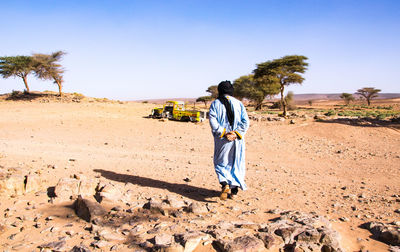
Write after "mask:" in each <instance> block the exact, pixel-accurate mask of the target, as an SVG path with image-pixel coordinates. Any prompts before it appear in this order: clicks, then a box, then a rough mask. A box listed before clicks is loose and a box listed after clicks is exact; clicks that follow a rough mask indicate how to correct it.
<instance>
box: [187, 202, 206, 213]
mask: <svg viewBox="0 0 400 252" xmlns="http://www.w3.org/2000/svg"><path fill="white" fill-rule="evenodd" d="M189 212H191V213H194V214H205V213H208V208H207V206H206V205H204V204H201V203H199V202H193V203H192V204H190V205H189Z"/></svg>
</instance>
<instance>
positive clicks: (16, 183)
mask: <svg viewBox="0 0 400 252" xmlns="http://www.w3.org/2000/svg"><path fill="white" fill-rule="evenodd" d="M24 192H25V176H22V175H5V174H1V176H0V194H4V195H7V196H18V195H22V194H24Z"/></svg>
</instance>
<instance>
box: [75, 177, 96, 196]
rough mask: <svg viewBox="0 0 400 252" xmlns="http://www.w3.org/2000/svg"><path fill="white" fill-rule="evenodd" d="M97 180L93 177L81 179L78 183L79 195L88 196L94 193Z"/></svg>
mask: <svg viewBox="0 0 400 252" xmlns="http://www.w3.org/2000/svg"><path fill="white" fill-rule="evenodd" d="M97 185H98V181H97V180H94V179H81V180H80V183H79V192H78V194H79V195H82V196H83V197H90V196H92V197H93V196H94V195H95V194H96V187H97Z"/></svg>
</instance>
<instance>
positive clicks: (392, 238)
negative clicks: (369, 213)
mask: <svg viewBox="0 0 400 252" xmlns="http://www.w3.org/2000/svg"><path fill="white" fill-rule="evenodd" d="M362 227H363V228H366V229H368V230H369V231H370V232H371V233H372V234H373V235H374V237H375V238H376V239H377V240H380V241H382V242H384V243H386V244H389V245H393V246H400V231H399V229H398V227H397V226H396V225H390V224H384V223H381V222H368V223H364V224H363V225H362Z"/></svg>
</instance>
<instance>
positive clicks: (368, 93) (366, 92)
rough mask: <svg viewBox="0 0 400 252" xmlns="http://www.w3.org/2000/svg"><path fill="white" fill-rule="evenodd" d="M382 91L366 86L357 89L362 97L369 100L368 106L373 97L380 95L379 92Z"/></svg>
mask: <svg viewBox="0 0 400 252" xmlns="http://www.w3.org/2000/svg"><path fill="white" fill-rule="evenodd" d="M379 92H381V90H380V89H376V88H373V87H365V88H360V89H358V90H357V93H356V94H358V95H361V96H362V97H364V98H365V99H366V100H367V103H368V106H370V105H371V100H372V99H373V98H376V97H378V93H379Z"/></svg>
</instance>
